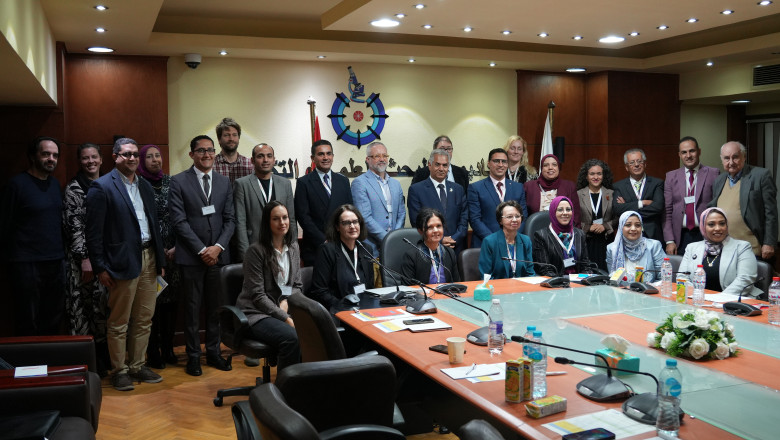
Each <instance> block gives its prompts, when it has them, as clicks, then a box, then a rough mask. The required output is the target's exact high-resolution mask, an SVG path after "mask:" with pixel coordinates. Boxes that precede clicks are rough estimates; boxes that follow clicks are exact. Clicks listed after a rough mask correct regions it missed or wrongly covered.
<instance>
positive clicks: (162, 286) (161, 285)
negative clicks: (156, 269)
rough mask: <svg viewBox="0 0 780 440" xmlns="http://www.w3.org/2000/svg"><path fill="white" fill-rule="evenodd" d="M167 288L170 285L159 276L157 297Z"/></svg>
mask: <svg viewBox="0 0 780 440" xmlns="http://www.w3.org/2000/svg"><path fill="white" fill-rule="evenodd" d="M166 287H168V283H167V282H166V281H165V280H164V279H163V277H161V276H160V275H157V296H160V293H162V291H163V290H165V288H166Z"/></svg>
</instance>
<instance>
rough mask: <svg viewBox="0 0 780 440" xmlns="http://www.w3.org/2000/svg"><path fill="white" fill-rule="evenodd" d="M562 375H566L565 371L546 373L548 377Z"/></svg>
mask: <svg viewBox="0 0 780 440" xmlns="http://www.w3.org/2000/svg"><path fill="white" fill-rule="evenodd" d="M564 374H566V372H565V371H548V372H547V375H548V376H563V375H564Z"/></svg>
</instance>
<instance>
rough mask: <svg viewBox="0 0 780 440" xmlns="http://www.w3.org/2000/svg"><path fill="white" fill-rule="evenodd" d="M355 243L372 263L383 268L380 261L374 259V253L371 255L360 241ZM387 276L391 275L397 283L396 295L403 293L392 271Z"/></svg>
mask: <svg viewBox="0 0 780 440" xmlns="http://www.w3.org/2000/svg"><path fill="white" fill-rule="evenodd" d="M355 243H357V244H358V246H360V248H361V249H363V251H364V252H365V253H366V254H368V258H369V259H370V260H371V261H373V262H374V263H376V264H378V265H379V267H382V263H380V262H379V260H378V259H376V258H374V254H372V253H371V252H370V251H369V250H368V249H367V248H366V247H365V246H364V245H363V243H361V242H360V240H355ZM387 274H388V275H390V278H392V279H393V281H394V282H395V292H396V293H400V292H401V288H400V287H398V284H399V283H398V280H397V279H396V278H395V276H394V275H393V274H392V273H390V271H387Z"/></svg>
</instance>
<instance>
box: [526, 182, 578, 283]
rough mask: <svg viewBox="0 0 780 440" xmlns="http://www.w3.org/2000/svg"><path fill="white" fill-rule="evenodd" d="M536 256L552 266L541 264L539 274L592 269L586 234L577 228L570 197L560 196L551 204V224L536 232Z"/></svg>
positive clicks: (567, 272)
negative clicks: (586, 244)
mask: <svg viewBox="0 0 780 440" xmlns="http://www.w3.org/2000/svg"><path fill="white" fill-rule="evenodd" d="M533 255H534V261H535V262H537V263H547V264H550V265H552V266H553V267H550V266H547V265H539V270H538V271H537V272H538V273H539V275H544V276H548V277H556V276H558V273H559V272H563V273H564V274H572V273H591V272H592V269H591V267H590V264H591V263H590V261H589V260H588V248H587V247H586V246H585V234H584V233H583V232H582V230H581V229H577V228H575V227H574V210H573V209H572V203H571V200H569V198H568V197H564V196H558V197H556V198H554V199H553V200H552V202H551V203H550V225H549V226H548V227H546V228H544V229H540V230H538V231H536V232H534V243H533ZM555 268H558V270H556V269H555Z"/></svg>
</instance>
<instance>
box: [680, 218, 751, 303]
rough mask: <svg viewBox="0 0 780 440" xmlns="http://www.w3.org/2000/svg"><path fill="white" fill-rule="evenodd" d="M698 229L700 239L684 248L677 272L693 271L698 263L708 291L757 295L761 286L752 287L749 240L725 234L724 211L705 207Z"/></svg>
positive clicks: (726, 225)
mask: <svg viewBox="0 0 780 440" xmlns="http://www.w3.org/2000/svg"><path fill="white" fill-rule="evenodd" d="M699 230H700V231H701V235H702V237H704V240H703V241H697V242H694V243H691V244H689V245H688V247H686V248H685V256H683V260H682V263H680V269H679V271H680V272H690V273H693V272H694V271H695V270H696V267H697V266H698V265H699V264H701V265H702V266H703V267H704V272H705V273H706V274H707V286H706V288H707V289H708V290H714V291H717V292H724V293H732V294H734V295H739V294H740V293H742V294H743V295H748V296H759V295H761V293H762V292H761V289H758V288H757V287H754V286H753V283H754V282H755V281H756V277H757V270H758V269H757V267H756V257H755V255H754V254H753V250H752V248H751V247H750V243H748V242H747V241H744V240H737V239H736V238H732V237H730V236H729V223H728V219H727V218H726V213H725V212H724V211H723V210H722V209H720V208H708V209H706V210H705V211H704V212H702V213H701V217H700V218H699ZM748 286H750V287H748ZM743 290H744V292H743Z"/></svg>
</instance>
